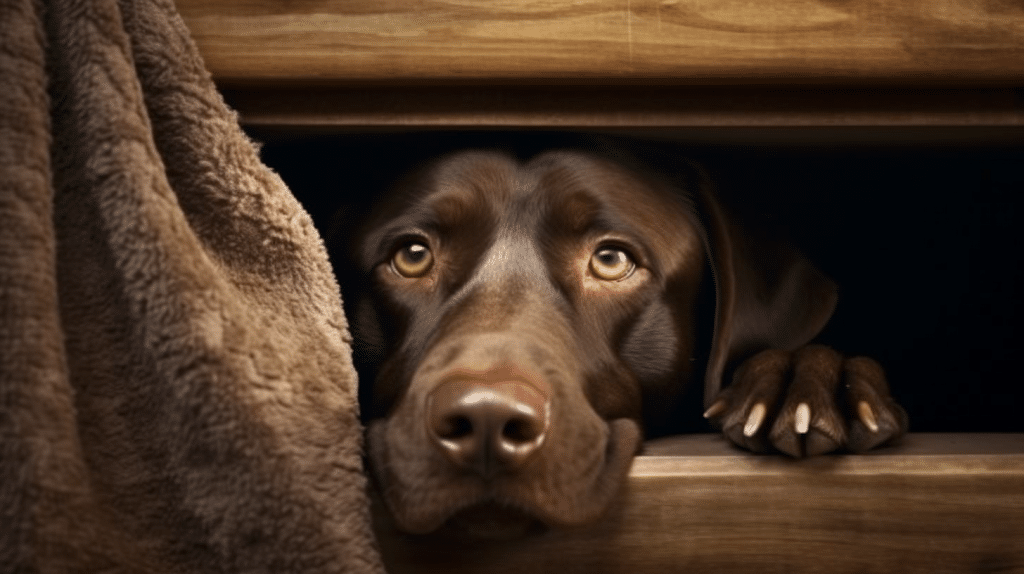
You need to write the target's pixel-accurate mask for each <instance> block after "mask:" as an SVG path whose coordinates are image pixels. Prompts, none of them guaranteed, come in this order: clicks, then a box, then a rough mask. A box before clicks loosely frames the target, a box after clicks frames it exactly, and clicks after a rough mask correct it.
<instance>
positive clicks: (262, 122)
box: [223, 85, 1024, 135]
mask: <svg viewBox="0 0 1024 574" xmlns="http://www.w3.org/2000/svg"><path fill="white" fill-rule="evenodd" d="M223 92H224V95H225V99H226V100H227V102H228V103H229V105H231V106H232V107H234V108H235V109H236V110H237V111H238V112H239V114H240V116H241V121H242V122H243V123H244V124H246V125H248V126H260V127H273V126H278V127H288V128H306V129H312V130H330V129H335V130H338V129H352V128H395V129H423V128H426V129H441V128H472V129H480V128H524V127H525V128H554V129H580V128H613V129H631V128H645V129H661V130H664V129H678V128H698V129H702V128H767V127H784V128H822V127H825V128H827V127H853V128H856V127H911V128H912V127H967V128H970V127H974V128H978V127H981V128H1004V129H1010V130H1011V131H1015V132H1018V135H1019V132H1020V130H1022V129H1024V92H1022V91H1021V90H1018V89H1011V88H985V89H975V90H965V89H916V90H914V89H905V90H893V89H889V88H877V89H867V88H863V89H813V88H802V89H792V88H790V89H783V88H771V87H759V88H755V87H738V86H737V87H732V88H728V87H708V88H695V87H672V86H649V87H635V86H633V87H626V86H562V87H558V86H415V85H410V86H373V85H369V86H367V85H349V86H276V87H275V86H264V87H237V86H236V87H230V86H225V87H224V89H223Z"/></svg>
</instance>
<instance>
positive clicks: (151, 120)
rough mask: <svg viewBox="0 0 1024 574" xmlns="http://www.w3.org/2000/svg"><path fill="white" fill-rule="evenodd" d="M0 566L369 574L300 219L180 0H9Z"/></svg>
mask: <svg viewBox="0 0 1024 574" xmlns="http://www.w3.org/2000/svg"><path fill="white" fill-rule="evenodd" d="M0 23H2V24H0V34H2V36H0V42H2V43H0V185H2V188H0V572H5V573H6V572H105V571H109V572H136V571H138V572H148V571H160V572H208V571H209V572H378V571H380V570H381V568H380V563H379V558H378V556H377V553H376V550H375V547H374V543H373V540H372V534H371V531H370V526H369V513H368V503H367V498H366V494H365V478H364V474H363V469H362V462H361V429H360V427H359V423H358V418H357V413H356V401H355V373H354V371H353V369H352V364H351V359H350V353H349V339H348V332H347V325H346V322H345V317H344V315H343V313H342V310H341V302H340V298H339V295H338V289H337V284H336V281H335V279H334V276H333V275H332V272H331V268H330V265H329V263H328V260H327V256H326V252H325V250H324V248H323V244H322V242H321V239H320V237H319V235H318V234H317V232H316V230H315V229H314V228H313V226H312V222H311V220H310V218H309V217H308V216H307V215H306V213H305V212H304V211H303V209H302V207H301V206H300V205H299V204H298V203H297V202H296V200H295V199H294V198H293V197H292V195H291V194H290V193H289V191H288V190H287V188H286V187H285V186H284V184H283V183H282V182H281V180H280V179H279V178H278V177H277V176H276V175H275V174H274V173H272V172H271V171H270V170H269V169H267V168H266V167H265V166H264V165H263V164H262V163H261V162H260V161H259V157H258V153H257V150H256V149H255V147H254V146H253V144H252V143H251V142H250V141H249V140H248V139H247V138H246V137H245V135H244V134H243V133H242V131H241V130H240V129H239V127H238V123H237V119H236V117H235V116H234V114H233V113H232V112H231V111H229V110H228V109H227V108H226V107H225V105H224V103H223V101H222V99H221V98H220V96H219V94H218V93H217V92H216V90H215V88H214V85H213V83H212V81H211V80H210V77H209V74H208V73H207V72H206V70H205V68H204V66H203V63H202V61H201V59H200V57H199V55H198V52H197V51H196V49H195V46H194V44H193V43H192V41H191V39H190V38H189V36H188V31H187V30H186V28H185V27H184V25H183V23H182V21H181V19H180V18H179V16H178V15H177V13H176V10H175V8H174V5H173V3H172V2H170V0H138V1H133V0H122V1H120V2H118V0H47V1H45V2H43V1H39V0H37V1H33V0H0Z"/></svg>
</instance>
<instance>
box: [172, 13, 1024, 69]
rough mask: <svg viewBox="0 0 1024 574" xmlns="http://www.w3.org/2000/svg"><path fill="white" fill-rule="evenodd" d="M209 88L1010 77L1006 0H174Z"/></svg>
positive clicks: (1013, 49)
mask: <svg viewBox="0 0 1024 574" xmlns="http://www.w3.org/2000/svg"><path fill="white" fill-rule="evenodd" d="M176 3H177V5H178V8H179V10H180V11H181V13H182V15H183V16H184V18H185V21H186V23H187V25H188V26H189V28H190V29H191V31H192V33H193V36H194V37H195V39H196V41H197V42H198V44H199V48H200V50H201V52H202V53H203V56H204V57H205V59H206V62H207V65H208V67H209V68H210V70H211V71H212V72H213V75H214V77H215V79H216V80H217V81H218V82H220V83H221V84H222V85H225V84H247V83H259V84H265V83H268V82H299V83H309V82H325V81H326V82H336V81H353V80H357V81H371V82H448V83H450V82H453V81H487V82H516V83H521V82H555V83H578V82H598V83H608V82H610V83H632V82H651V81H653V82H658V83H680V84H715V83H737V82H739V83H786V82H801V83H806V82H810V83H828V84H836V83H876V82H885V83H905V84H910V83H913V84H942V85H965V84H973V85H977V84H998V85H1007V84H1020V83H1021V82H1022V80H1024V4H1022V3H1020V2H1017V1H1015V0H913V1H898V2H896V1H888V2H886V1H882V0H843V1H841V2H837V1H834V0H771V1H770V2H751V1H747V0H685V1H684V0H583V1H579V0H495V1H475V0H390V1H387V2H384V1H381V0H321V1H318V2H281V1H279V0H244V1H243V0H176Z"/></svg>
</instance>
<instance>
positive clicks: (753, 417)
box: [743, 403, 768, 437]
mask: <svg viewBox="0 0 1024 574" xmlns="http://www.w3.org/2000/svg"><path fill="white" fill-rule="evenodd" d="M767 412H768V408H767V407H765V406H764V403H757V404H756V405H754V408H752V409H750V414H749V415H747V424H745V425H743V436H745V437H752V436H754V435H755V434H757V429H759V428H761V423H763V422H764V415H765V414H766V413H767Z"/></svg>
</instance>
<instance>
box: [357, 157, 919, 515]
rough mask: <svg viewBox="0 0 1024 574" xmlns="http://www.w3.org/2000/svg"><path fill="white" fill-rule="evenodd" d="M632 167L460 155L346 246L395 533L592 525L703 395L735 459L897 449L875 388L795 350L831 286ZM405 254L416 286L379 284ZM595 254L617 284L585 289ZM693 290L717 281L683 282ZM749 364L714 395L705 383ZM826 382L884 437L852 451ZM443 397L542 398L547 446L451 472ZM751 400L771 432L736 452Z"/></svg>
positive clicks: (828, 354)
mask: <svg viewBox="0 0 1024 574" xmlns="http://www.w3.org/2000/svg"><path fill="white" fill-rule="evenodd" d="M635 166H636V162H634V161H633V160H631V159H629V158H628V157H627V156H625V155H624V154H621V153H616V152H611V153H609V152H600V153H598V152H586V151H573V150H564V151H551V152H546V153H542V154H540V155H538V156H535V157H533V158H530V159H528V160H527V161H525V163H521V162H520V161H518V160H516V159H515V158H513V157H511V156H508V155H505V154H502V153H498V152H484V151H469V152H463V153H457V154H454V155H452V156H448V157H445V158H442V159H440V160H437V161H435V162H433V163H431V164H429V165H428V166H427V167H425V168H423V169H421V170H419V171H417V172H416V173H414V174H413V175H412V176H410V177H408V178H406V179H405V180H404V181H403V182H402V183H401V184H399V185H398V186H397V187H396V188H395V189H394V190H393V191H392V193H390V194H389V195H388V196H387V197H386V199H385V200H384V202H383V203H382V205H381V206H380V207H379V209H378V211H377V214H376V216H374V217H372V218H371V219H370V221H369V222H368V223H367V225H366V227H365V230H364V232H363V233H362V234H361V235H359V237H358V238H357V239H356V240H355V242H354V255H353V257H352V260H351V261H350V263H351V265H352V266H353V268H351V269H350V271H347V272H346V275H350V276H352V277H363V278H364V279H363V283H362V286H361V288H360V289H359V290H360V292H356V288H353V291H352V292H349V293H348V294H349V297H350V298H351V302H352V306H353V320H354V329H355V334H356V339H357V345H356V349H357V357H358V358H359V359H360V361H361V362H362V364H363V365H364V366H365V367H366V369H365V371H364V375H366V377H367V379H366V380H367V381H368V384H370V385H371V387H370V388H368V389H366V392H367V393H368V394H369V395H370V401H369V403H368V404H369V405H370V408H369V410H368V413H367V417H368V418H369V419H371V420H370V422H369V431H368V432H369V436H368V440H369V455H370V461H371V464H372V466H373V468H374V470H375V475H376V477H377V479H378V481H379V484H380V486H381V490H382V493H383V495H384V498H385V500H386V501H387V503H388V505H389V507H390V509H391V511H392V514H393V515H394V516H395V518H396V520H397V522H398V524H399V526H400V527H402V528H404V529H406V530H409V531H411V532H428V531H432V530H434V529H437V528H439V527H441V526H442V525H444V524H446V523H451V522H456V523H460V524H462V525H463V526H467V527H469V528H470V529H474V528H476V529H483V524H485V523H487V521H486V519H484V518H482V517H484V516H486V515H487V513H488V512H491V513H493V514H495V515H498V516H500V517H501V518H500V519H499V520H497V521H498V522H502V521H504V522H506V523H514V526H511V527H509V529H508V531H509V532H521V530H522V527H523V524H524V523H525V522H527V521H528V520H529V519H528V518H524V517H523V516H522V514H525V515H526V516H527V517H532V518H535V519H539V521H540V522H542V523H544V524H548V525H571V524H580V523H585V522H588V521H591V520H594V519H595V518H596V517H598V516H599V515H600V513H601V512H602V511H603V509H604V508H605V507H606V506H607V505H608V503H609V501H610V500H611V498H612V497H613V496H614V495H615V493H616V491H617V489H618V485H619V484H620V483H621V481H622V480H623V477H624V474H625V472H626V470H627V469H628V466H629V460H630V458H631V456H632V455H633V454H634V453H635V452H636V451H637V450H638V449H639V447H640V438H641V433H642V430H641V429H642V427H643V426H644V425H648V426H649V425H652V424H662V423H663V422H664V421H660V420H659V419H663V418H664V417H666V416H668V415H669V413H670V412H671V409H669V408H666V405H671V404H673V403H674V402H675V401H676V400H677V399H678V398H679V396H680V394H681V393H682V391H683V389H685V387H686V386H687V382H688V381H690V380H691V379H693V378H699V377H701V376H704V378H705V386H706V389H707V391H706V392H707V395H706V397H705V401H706V406H712V409H713V410H714V411H716V412H713V413H712V414H713V418H714V419H715V420H716V421H717V422H719V423H720V424H721V425H722V426H723V430H724V432H725V434H726V436H727V437H729V438H730V439H731V440H733V441H734V442H736V443H737V444H739V445H742V446H745V447H747V448H750V449H752V450H756V451H765V450H768V449H770V448H773V447H774V448H777V449H780V450H783V451H786V452H789V453H790V454H793V455H795V456H801V455H804V454H815V453H818V452H826V451H829V450H834V449H836V448H844V447H845V448H851V449H853V450H861V449H863V448H868V447H870V446H874V445H875V444H878V443H879V442H883V441H885V440H889V439H890V438H892V437H894V436H898V435H899V434H900V433H902V431H903V429H904V428H905V420H904V419H903V418H902V411H901V410H900V409H899V407H898V406H896V405H895V404H894V403H892V401H891V400H890V399H889V398H888V394H887V388H886V386H885V381H884V375H882V374H881V371H880V369H878V370H877V371H872V372H870V373H869V372H868V371H871V368H872V367H865V366H864V361H869V360H867V359H854V360H851V361H849V362H848V361H846V360H844V359H843V358H842V356H841V355H839V354H838V353H836V352H835V351H832V350H831V349H828V348H826V347H819V346H810V347H806V348H804V345H806V344H807V343H808V341H809V340H810V339H811V338H812V337H814V335H815V334H816V333H817V332H818V331H820V329H821V327H822V326H823V325H824V324H825V322H826V321H827V319H828V317H829V315H830V314H831V311H832V308H833V306H834V302H835V294H834V287H833V286H832V284H831V282H830V281H829V280H828V279H826V278H825V277H824V276H822V275H821V274H820V272H818V271H817V270H816V269H814V268H813V267H812V266H811V265H810V264H809V263H808V262H807V261H806V260H804V259H803V258H802V257H801V256H800V255H799V254H798V253H796V252H795V251H793V250H792V249H790V248H788V247H786V246H785V245H784V244H782V243H779V242H774V243H761V242H757V241H751V240H750V239H749V238H747V237H746V236H744V234H743V232H742V230H741V229H738V228H737V227H736V226H734V225H732V224H731V223H730V222H729V219H728V216H727V215H726V213H725V211H724V210H723V209H722V208H721V207H720V206H719V205H718V204H717V202H716V201H715V199H714V197H713V196H712V195H711V194H710V188H709V186H708V185H707V182H706V180H705V179H704V178H703V176H702V174H701V172H700V170H699V168H696V167H694V166H689V165H685V164H684V165H683V166H682V167H681V168H680V171H681V172H683V173H685V174H686V175H685V176H684V177H682V178H679V177H676V179H675V180H674V181H669V180H667V179H663V178H660V177H657V176H654V175H651V174H650V173H649V172H646V171H645V170H644V169H643V168H639V167H635ZM411 240H413V241H415V242H417V243H419V244H422V245H426V246H428V248H429V250H430V252H431V253H432V257H433V264H432V266H431V267H430V269H429V271H428V272H427V273H426V274H425V275H422V276H405V275H403V274H401V273H399V272H398V271H396V268H395V267H394V264H392V263H391V260H392V258H393V257H394V256H395V254H396V252H398V251H399V250H401V249H402V248H403V246H405V245H408V244H409V242H410V241H411ZM609 245H611V246H615V247H619V248H622V249H624V251H625V252H626V253H628V254H629V256H631V257H632V259H633V260H634V261H635V263H636V268H635V270H634V271H633V272H632V273H631V274H629V275H627V276H625V277H623V278H621V279H616V280H604V279H601V278H599V277H597V276H596V275H595V274H594V273H593V272H592V270H590V269H589V268H588V261H590V259H591V256H592V254H594V253H595V252H596V251H597V250H600V249H601V248H602V246H609ZM709 274H711V275H712V277H713V279H714V281H713V282H710V281H706V280H703V281H702V279H710V278H712V277H708V275H709ZM708 284H712V285H715V286H716V287H717V288H716V291H717V293H716V299H717V303H716V306H717V310H716V311H715V313H714V325H713V326H712V325H708V326H707V329H706V330H705V331H701V330H700V329H699V328H698V326H699V325H698V324H699V321H698V319H697V317H698V314H699V309H698V308H697V305H698V301H699V289H700V288H701V286H702V285H708ZM701 338H704V340H705V341H706V342H705V344H703V345H701V344H699V343H700V342H701ZM708 340H709V341H708ZM772 348H776V349H775V350H766V349H772ZM699 349H705V351H703V352H702V353H703V354H706V356H700V357H698V356H696V355H697V354H698V350H699ZM759 351H761V353H760V354H756V353H758V352H759ZM748 358H749V360H748V361H747V362H746V363H744V365H743V367H741V368H740V369H739V371H738V374H737V379H736V382H735V383H734V384H733V385H731V386H729V387H727V388H726V389H725V390H724V391H720V390H719V389H720V381H721V377H722V374H723V373H725V372H729V371H731V370H732V368H733V366H734V365H736V364H738V363H739V362H741V361H742V360H744V359H748ZM870 364H874V363H873V362H870ZM694 365H705V366H706V369H704V372H698V371H696V370H695V366H694ZM844 365H845V367H844ZM844 368H846V369H847V370H851V369H852V371H856V372H857V373H859V375H858V376H860V379H858V376H848V377H847V379H846V381H847V382H848V383H853V384H854V387H855V388H856V389H857V390H856V391H850V392H854V393H861V395H864V393H865V392H867V391H865V390H864V389H866V388H868V387H870V389H872V391H871V392H872V393H874V394H871V396H870V400H871V401H872V403H871V404H872V406H873V407H874V412H875V413H876V414H877V415H878V419H879V422H880V424H881V425H882V426H883V427H884V428H883V429H882V430H881V431H879V432H865V431H864V428H863V424H862V423H861V422H860V421H859V420H858V419H857V417H856V416H855V415H851V414H850V413H849V412H847V411H844V410H843V409H844V407H843V406H842V405H843V404H844V402H843V401H844V400H845V399H844V398H843V397H844V396H845V394H844V393H843V392H840V390H839V389H838V386H839V381H840V378H841V377H842V375H843V369H844ZM467 373H469V374H467ZM480 373H483V374H482V375H481V374H480ZM488 373H490V374H488ZM494 373H498V374H494ZM509 373H518V374H514V375H510V374H509ZM453 377H454V378H456V379H458V380H460V381H462V380H467V377H468V378H469V379H468V380H469V381H470V382H469V383H467V384H470V385H482V386H481V388H485V387H486V388H490V387H488V385H493V384H494V381H497V380H501V379H503V378H504V379H508V378H512V379H515V380H520V381H522V382H524V384H527V385H529V386H530V388H533V389H539V391H538V392H540V393H541V394H544V395H545V396H546V397H547V399H548V400H549V404H550V409H551V414H550V421H548V420H547V419H543V420H542V419H540V418H539V417H537V418H536V419H535V422H537V421H539V422H538V424H540V423H549V425H550V428H548V434H547V435H545V438H544V442H543V443H541V446H539V447H537V448H536V450H530V451H529V452H530V456H529V458H527V459H525V462H521V461H519V459H516V462H515V464H509V465H506V466H504V467H502V471H501V472H497V473H493V472H491V471H488V472H485V473H482V472H481V470H480V468H486V467H479V466H477V467H472V468H468V467H467V466H466V465H465V464H463V463H462V462H463V460H462V459H461V458H458V457H456V458H452V457H451V453H450V452H448V451H446V450H445V449H446V448H449V447H447V446H445V444H446V443H445V442H444V440H443V439H439V438H438V437H437V436H435V434H434V430H433V427H430V424H431V423H430V422H429V420H430V417H431V416H432V415H431V414H430V413H433V412H434V411H433V410H432V409H435V407H434V406H433V405H434V404H435V402H434V401H435V399H434V397H435V396H436V394H437V393H440V392H441V391H439V390H438V389H439V388H441V387H443V386H445V385H450V382H449V381H451V380H452V378H453ZM476 377H485V378H487V380H486V381H484V382H483V383H476V382H473V381H474V380H476ZM858 380H864V381H869V382H867V383H865V384H859V383H857V381H858ZM460 384H461V383H460ZM869 394H870V393H869ZM861 395H859V396H861ZM510 400H512V399H510ZM755 400H763V401H765V402H766V404H767V405H768V406H769V407H770V408H771V412H770V413H769V415H770V416H769V417H768V418H769V420H768V421H767V422H765V423H764V424H762V425H761V428H760V429H758V432H757V433H756V434H754V436H752V437H747V436H745V435H744V433H743V428H744V423H745V422H746V420H747V417H748V413H749V412H750V409H751V407H752V405H753V404H754V401H755ZM801 401H810V405H811V412H812V413H813V414H814V418H813V422H812V424H811V429H810V430H809V431H808V432H807V433H805V434H802V433H797V432H794V431H793V430H792V429H793V427H794V422H793V410H794V409H795V408H796V406H797V404H799V402H801ZM425 421H427V422H425ZM773 425H774V426H773ZM787 425H788V426H787ZM858 425H860V426H859V427H858ZM776 427H777V428H776ZM478 431H479V429H473V430H472V433H476V432H478ZM480 432H482V431H480ZM472 433H471V435H470V436H471V438H473V437H475V435H472ZM459 448H462V447H459ZM531 449H532V446H531ZM458 454H459V456H462V455H463V454H464V452H463V451H462V450H459V451H458ZM473 454H476V452H475V451H473ZM493 456H495V457H498V458H500V456H501V455H493ZM453 461H454V462H453ZM498 462H502V461H498ZM505 462H507V461H505ZM510 508H511V509H514V512H510V511H509V510H507V509H510Z"/></svg>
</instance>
